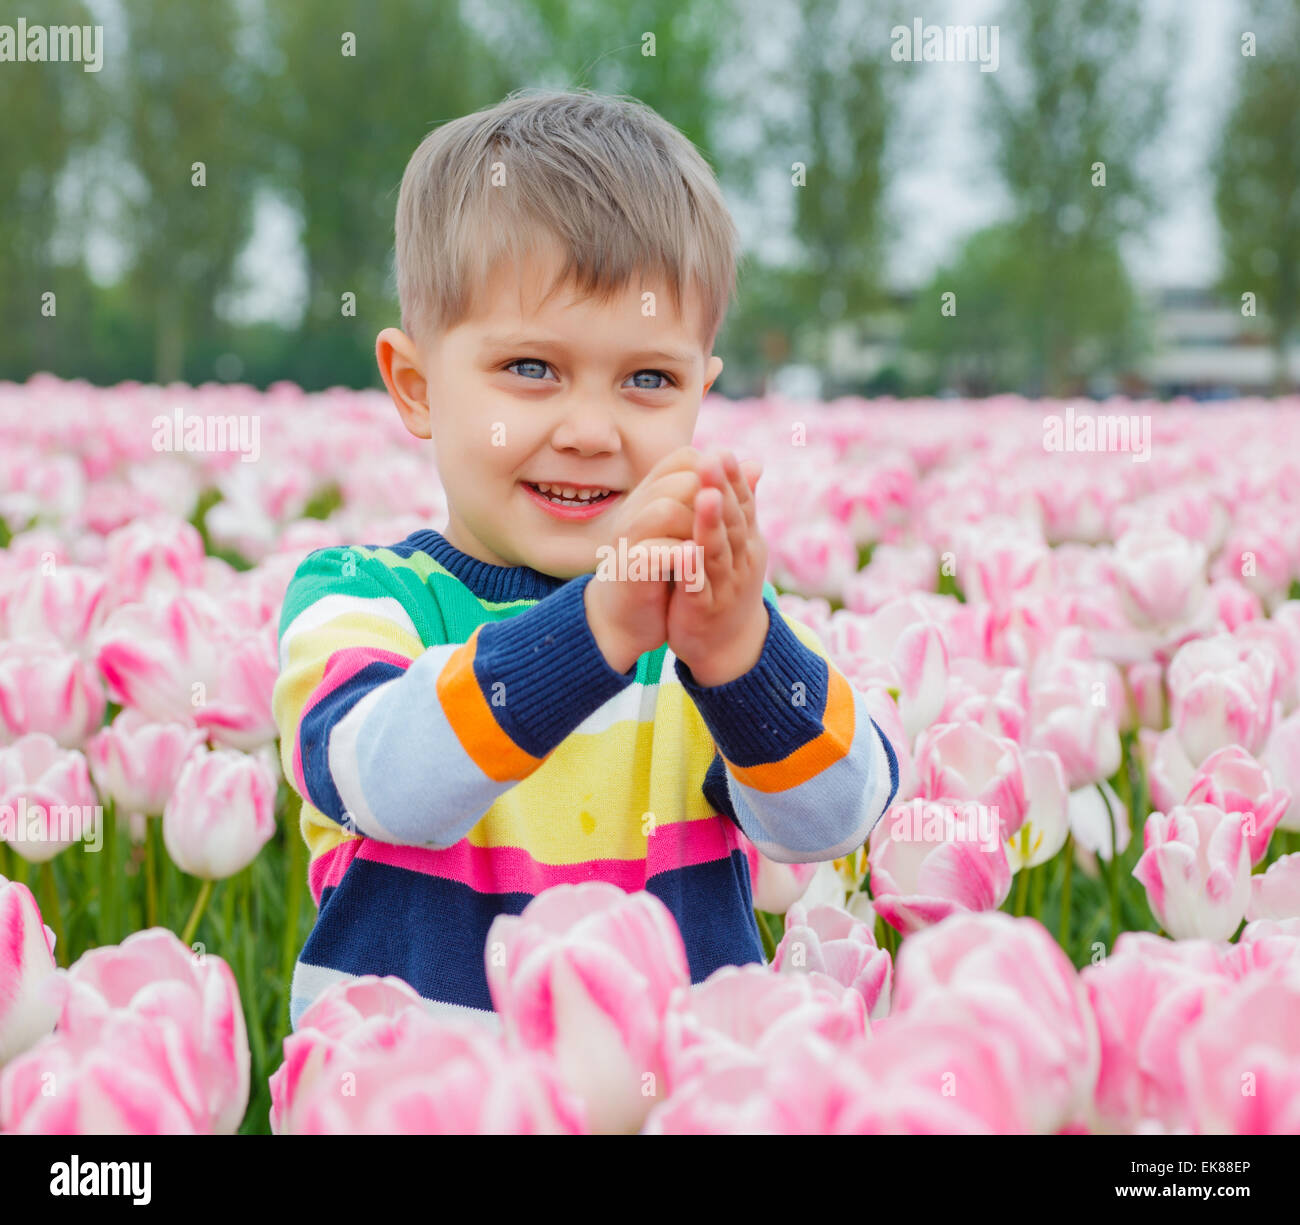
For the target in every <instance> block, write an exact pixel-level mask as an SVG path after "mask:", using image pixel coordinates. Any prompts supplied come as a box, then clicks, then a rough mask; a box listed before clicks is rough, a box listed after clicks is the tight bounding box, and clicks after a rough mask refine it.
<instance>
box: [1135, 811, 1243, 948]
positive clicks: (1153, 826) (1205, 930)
mask: <svg viewBox="0 0 1300 1225" xmlns="http://www.w3.org/2000/svg"><path fill="white" fill-rule="evenodd" d="M1245 822H1246V817H1245V815H1244V814H1242V813H1239V812H1228V813H1225V812H1224V811H1223V810H1222V809H1221V808H1216V807H1214V805H1213V804H1187V805H1180V806H1179V807H1177V808H1175V809H1173V810H1172V811H1171V812H1169V813H1168V814H1167V815H1166V814H1165V813H1162V812H1153V813H1152V814H1151V815H1150V816H1149V817H1147V820H1146V824H1145V826H1144V827H1143V831H1142V832H1143V845H1144V848H1145V849H1144V850H1143V852H1142V857H1141V858H1140V859H1139V860H1138V862H1137V864H1136V866H1135V867H1134V868H1133V875H1134V876H1135V877H1136V878H1137V879H1138V880H1139V881H1141V883H1142V884H1143V885H1144V886H1145V887H1146V891H1147V901H1148V902H1149V903H1150V905H1151V912H1152V914H1154V915H1155V916H1156V918H1157V919H1159V920H1160V925H1161V926H1162V927H1163V928H1164V929H1165V931H1167V932H1168V933H1169V934H1170V935H1171V936H1173V937H1174V938H1175V939H1189V938H1192V937H1198V936H1199V937H1203V938H1205V939H1208V940H1227V939H1228V938H1229V937H1230V936H1231V935H1232V934H1233V932H1235V931H1236V930H1237V925H1238V924H1239V923H1240V922H1241V919H1242V916H1243V915H1244V914H1245V912H1246V903H1247V902H1248V901H1249V900H1250V845H1249V842H1248V840H1247V837H1246V832H1245Z"/></svg>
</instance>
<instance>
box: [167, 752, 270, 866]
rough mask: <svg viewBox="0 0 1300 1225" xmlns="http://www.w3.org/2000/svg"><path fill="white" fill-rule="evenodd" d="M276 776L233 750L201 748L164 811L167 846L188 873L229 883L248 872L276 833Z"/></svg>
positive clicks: (183, 771) (191, 758)
mask: <svg viewBox="0 0 1300 1225" xmlns="http://www.w3.org/2000/svg"><path fill="white" fill-rule="evenodd" d="M275 791H276V778H275V775H274V774H273V773H272V772H271V770H270V768H269V767H268V766H267V764H266V762H265V761H264V760H263V759H262V758H260V757H255V756H250V755H249V754H247V753H239V752H236V751H235V750H233V749H216V750H211V749H202V748H200V749H197V750H195V751H194V752H193V753H192V754H191V755H190V756H189V757H188V758H187V759H186V761H185V764H184V766H183V767H182V769H181V773H180V777H179V778H178V779H177V782H176V789H175V791H173V792H172V794H171V797H170V799H168V801H167V804H166V807H165V809H164V811H163V825H162V832H163V844H164V845H165V846H166V847H167V853H168V854H169V855H170V856H171V857H172V859H173V861H174V862H175V863H176V866H177V867H178V868H180V870H181V871H182V872H188V873H189V874H190V875H191V876H198V877H201V878H202V879H204V880H224V879H225V878H226V877H228V876H234V875H235V873H236V872H242V871H243V870H244V868H246V867H248V865H249V864H250V863H252V862H253V860H254V859H256V858H257V853H258V852H259V851H260V850H261V849H262V847H264V846H265V845H266V843H267V842H268V841H269V840H270V838H271V836H272V835H273V834H274V833H275Z"/></svg>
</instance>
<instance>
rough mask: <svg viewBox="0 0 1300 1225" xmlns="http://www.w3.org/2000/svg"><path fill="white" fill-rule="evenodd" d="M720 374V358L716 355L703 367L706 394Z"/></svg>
mask: <svg viewBox="0 0 1300 1225" xmlns="http://www.w3.org/2000/svg"><path fill="white" fill-rule="evenodd" d="M721 373H722V358H720V357H719V356H718V355H717V354H716V353H715V354H714V355H713V356H712V357H710V358H709V361H708V364H707V365H706V366H705V367H704V390H705V391H706V392H707V391H708V390H709V388H710V387H712V386H713V383H714V380H715V379H716V378H717V377H718V375H720V374H721Z"/></svg>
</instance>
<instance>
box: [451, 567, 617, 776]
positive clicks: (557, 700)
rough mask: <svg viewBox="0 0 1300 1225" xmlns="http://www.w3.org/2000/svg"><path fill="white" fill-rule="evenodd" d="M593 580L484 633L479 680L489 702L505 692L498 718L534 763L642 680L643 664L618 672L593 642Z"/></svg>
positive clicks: (575, 582) (477, 659) (582, 579)
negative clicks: (587, 596) (587, 597)
mask: <svg viewBox="0 0 1300 1225" xmlns="http://www.w3.org/2000/svg"><path fill="white" fill-rule="evenodd" d="M594 577H595V576H594V575H592V574H583V575H579V576H578V577H577V578H575V579H571V580H570V581H569V582H567V583H565V584H564V586H562V587H560V588H558V589H556V590H555V591H554V592H552V593H551V594H550V595H548V596H547V597H546V598H545V599H544V600H539V601H538V602H537V603H536V604H534V605H533V606H532V607H531V608H529V609H527V610H526V611H524V612H521V613H518V614H516V615H515V616H513V617H510V618H507V619H506V620H505V621H489V622H488V623H486V624H485V625H484V626H483V627H482V628H481V629H480V630H479V632H478V649H477V652H476V653H475V656H474V675H475V677H477V679H478V682H479V685H480V687H481V688H482V690H483V693H484V694H485V695H486V696H487V698H488V700H489V701H491V699H492V697H493V694H494V692H495V691H494V688H493V686H494V685H496V684H497V683H501V684H503V685H504V686H505V688H504V691H503V692H504V697H505V701H504V702H503V703H501V704H500V705H496V706H493V708H492V710H493V714H495V715H496V716H497V719H498V721H499V722H500V724H501V727H502V728H503V729H504V730H505V731H506V733H507V734H508V735H509V736H510V738H511V739H512V740H513V741H514V742H515V743H516V744H518V745H519V746H520V748H522V749H524V750H525V751H526V752H528V753H531V754H533V756H534V757H544V756H546V754H547V753H549V752H550V751H551V750H552V749H554V748H555V746H556V745H558V744H559V743H560V741H562V740H563V739H564V738H565V737H566V736H567V735H568V734H569V733H570V732H571V731H573V729H574V728H575V727H577V726H578V725H579V724H580V723H581V722H582V721H583V720H584V719H586V718H587V717H588V716H589V715H591V714H593V713H594V712H595V711H597V710H599V709H600V708H601V707H602V706H603V705H604V704H605V703H606V702H608V701H609V700H610V698H612V697H614V695H615V694H617V693H619V692H621V691H622V690H623V689H625V688H627V686H628V685H630V684H631V683H632V682H633V681H634V680H635V679H636V670H637V664H635V663H634V664H633V665H632V666H631V667H630V668H629V669H628V670H627V671H626V672H616V671H615V670H614V669H613V668H611V667H610V665H609V662H608V660H606V659H605V657H604V655H602V654H601V651H600V647H599V646H598V645H597V643H596V639H595V637H594V636H593V635H592V632H591V626H590V625H589V624H588V622H587V608H586V604H585V603H584V602H583V595H584V592H585V591H586V587H587V584H588V583H589V582H590V581H591V580H592V578H594ZM639 662H640V661H639V660H638V661H637V663H639Z"/></svg>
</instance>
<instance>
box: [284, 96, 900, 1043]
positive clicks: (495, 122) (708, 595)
mask: <svg viewBox="0 0 1300 1225" xmlns="http://www.w3.org/2000/svg"><path fill="white" fill-rule="evenodd" d="M734 252H735V230H734V227H733V224H732V221H731V218H730V216H729V214H728V212H727V209H726V206H725V204H724V203H723V200H722V197H721V194H720V192H719V191H718V188H717V185H716V183H715V182H714V179H713V176H712V173H711V172H710V170H709V168H708V166H707V164H706V163H705V162H704V160H703V159H702V158H701V157H700V155H699V154H698V153H697V152H696V150H695V149H694V147H693V146H692V145H691V144H690V143H689V142H688V141H687V140H686V139H685V138H684V137H683V136H682V135H681V134H680V133H679V132H678V131H677V130H676V129H675V128H673V127H672V126H671V125H670V124H668V123H667V122H666V121H664V120H663V119H661V118H660V117H659V116H658V115H657V114H655V113H654V112H653V111H651V110H649V109H648V108H645V107H643V106H641V105H640V104H638V103H634V102H632V101H630V100H625V99H617V98H609V97H603V96H600V95H595V94H591V93H588V92H578V93H551V92H541V93H538V92H529V93H524V94H516V95H512V96H511V97H509V98H507V99H506V100H505V101H504V102H502V103H500V104H499V105H497V106H494V107H491V108H488V109H486V110H483V111H479V112H477V113H475V114H472V115H468V116H465V117H463V118H461V119H457V120H455V121H453V122H450V123H448V124H445V125H444V126H442V127H441V128H439V129H437V130H435V131H434V132H433V133H431V134H430V135H429V136H428V137H426V138H425V140H424V141H423V143H422V144H421V145H420V147H419V148H418V149H417V150H416V152H415V154H414V155H413V157H412V158H411V161H410V163H409V165H408V166H407V169H406V173H405V175H404V176H403V179H402V186H401V193H400V196H399V200H398V205H397V244H396V267H397V283H398V292H399V297H400V299H401V307H402V327H403V330H400V331H399V330H397V329H395V328H388V329H385V330H384V331H383V332H381V333H380V335H379V337H378V339H377V344H376V352H377V357H378V361H379V368H380V371H381V373H382V375H383V379H384V383H385V385H386V386H387V388H388V391H389V393H390V395H391V396H392V399H393V402H394V404H395V405H396V406H397V411H398V412H399V414H400V415H401V417H402V420H403V422H404V423H405V425H406V428H407V429H408V430H410V431H411V433H412V434H414V435H416V436H417V437H420V438H428V439H430V440H431V441H432V442H433V444H434V451H435V455H436V459H437V462H438V468H439V474H440V476H441V479H442V481H443V484H444V487H445V489H446V494H447V502H448V507H449V516H448V525H447V527H446V530H445V531H443V532H437V531H433V530H428V531H419V532H414V533H412V534H411V535H410V536H408V537H407V538H406V539H405V540H404V541H401V542H400V543H397V544H392V545H388V546H385V547H379V546H372V545H367V546H364V547H361V546H354V547H352V548H328V549H319V550H317V551H316V552H314V553H312V554H311V555H310V556H308V557H307V558H306V559H305V560H304V561H303V563H302V565H301V566H300V567H299V568H298V571H297V573H296V574H295V575H294V578H293V580H292V581H291V583H290V585H289V588H288V591H287V592H286V596H285V602H284V609H283V612H282V615H281V620H280V669H281V671H280V676H279V679H278V681H277V683H276V687H275V693H274V699H273V706H274V712H275V718H276V722H277V724H278V726H279V728H280V732H281V752H282V758H283V762H284V768H285V777H286V778H287V779H289V780H290V782H291V784H292V785H293V786H294V787H295V788H296V789H297V790H298V791H299V792H300V794H301V795H302V796H303V801H304V802H303V808H302V818H301V828H302V834H303V836H304V838H305V839H306V841H307V844H308V847H309V849H310V856H311V862H310V868H309V880H310V883H311V891H312V895H313V897H314V898H315V899H316V902H317V905H318V907H319V915H318V918H317V920H316V924H315V927H314V928H313V930H312V932H311V935H310V937H309V938H308V940H307V943H306V945H305V946H304V948H303V950H302V954H301V956H300V958H299V960H298V963H297V966H296V968H295V971H294V977H293V986H292V991H291V1005H290V1019H291V1024H292V1025H293V1026H294V1027H295V1028H296V1026H297V1024H298V1020H299V1018H300V1017H301V1015H302V1012H303V1010H304V1009H305V1008H306V1006H307V1005H308V1004H309V1003H310V1002H311V1000H312V999H313V998H314V997H315V996H316V995H317V994H318V993H319V992H320V991H321V990H322V989H324V988H325V987H326V986H328V985H329V984H330V983H332V982H335V981H337V980H339V979H344V978H348V977H352V976H357V975H361V974H380V975H384V974H395V975H397V976H399V977H401V978H403V979H405V980H406V981H407V982H408V983H410V984H411V986H412V987H413V988H414V989H415V990H416V991H417V992H419V993H420V995H422V996H423V997H424V998H425V999H426V1000H427V1001H429V1007H430V1009H431V1010H432V1011H442V1012H448V1013H455V1014H460V1015H468V1016H470V1017H473V1018H475V1019H476V1020H480V1021H482V1022H483V1023H484V1024H487V1025H488V1026H490V1027H495V1026H496V1025H497V1024H498V1021H499V1018H498V1017H497V1015H496V1014H495V1013H494V1012H493V1011H492V1002H491V997H490V996H489V994H488V988H487V979H486V974H485V970H484V943H485V940H486V935H487V930H488V927H489V925H490V924H491V922H492V919H493V918H494V917H495V916H496V915H497V914H499V913H509V914H518V913H519V912H520V911H522V910H523V908H524V906H525V905H526V904H527V903H528V901H529V900H530V899H531V898H532V897H534V896H535V895H536V894H538V893H540V892H541V891H542V890H543V889H546V888H548V887H550V886H553V885H557V884H561V883H564V882H579V881H585V880H608V881H613V882H614V883H616V884H618V885H619V886H620V887H621V888H623V889H625V890H628V891H629V892H630V891H633V890H637V889H646V890H647V891H649V892H651V893H654V894H655V895H656V896H658V897H659V898H660V899H661V900H662V901H663V902H664V903H665V904H666V905H667V906H668V908H669V909H670V910H671V911H672V912H673V915H674V916H675V918H676V920H677V923H678V926H679V927H680V929H681V934H682V939H683V942H684V944H685V946H686V952H687V956H688V959H689V963H690V969H691V978H692V981H694V982H699V981H701V980H702V979H704V978H706V977H707V976H708V975H709V974H710V973H712V972H713V971H714V970H715V969H717V968H718V967H719V966H722V965H726V964H743V963H746V962H762V961H763V952H762V946H761V943H760V938H759V932H758V927H757V923H756V920H755V917H754V912H753V903H752V898H751V895H750V882H749V875H748V867H747V864H746V860H745V857H744V853H743V851H742V850H741V849H740V846H739V843H738V838H737V834H736V831H737V830H738V829H739V830H742V831H743V832H744V833H745V834H746V835H747V836H748V837H749V838H750V839H751V840H752V841H753V842H754V843H755V844H756V845H757V846H758V849H759V850H760V851H761V852H762V853H763V854H765V855H767V856H768V857H769V858H772V859H775V860H779V861H782V862H787V863H810V862H817V861H823V860H828V859H833V858H837V857H839V856H842V855H846V854H848V853H849V852H850V851H852V850H853V849H854V848H856V847H858V846H859V845H861V844H862V842H863V841H864V840H865V839H866V837H867V835H868V834H869V833H870V831H871V829H872V827H873V826H874V825H875V823H876V822H877V821H878V820H879V818H880V817H881V815H882V814H883V813H884V812H885V810H886V808H887V807H888V806H889V803H890V802H891V801H892V799H893V796H894V793H895V791H896V790H897V786H898V765H897V761H896V758H895V755H894V751H893V749H892V747H891V746H890V744H889V743H888V741H887V740H886V738H885V737H884V735H883V734H882V733H881V732H880V729H879V727H878V726H877V725H876V724H875V723H874V722H873V721H872V719H871V718H870V716H869V714H868V713H867V709H866V707H865V705H864V704H863V701H862V698H861V696H860V695H859V694H858V693H856V692H855V691H854V690H853V689H852V687H851V686H850V685H849V683H848V681H847V680H846V679H845V678H844V676H843V675H842V674H841V673H840V672H839V671H838V670H837V669H836V668H835V667H834V665H833V664H832V663H831V662H830V660H829V658H828V657H827V654H826V651H825V649H824V647H823V646H822V644H821V643H820V641H819V640H818V639H817V637H816V636H815V635H814V634H813V633H812V631H811V630H810V629H808V628H807V627H806V626H803V625H802V624H799V623H797V622H794V621H793V620H787V619H786V618H785V617H784V616H783V614H781V613H780V611H779V610H778V608H777V606H776V604H775V597H776V591H775V588H773V587H772V586H771V584H770V583H767V582H765V581H764V573H765V569H766V564H767V553H766V547H765V545H764V544H763V541H762V538H761V536H760V535H759V532H758V528H757V526H756V522H755V513H754V512H755V507H754V496H753V486H754V484H755V483H756V481H757V479H758V475H759V473H758V468H757V465H753V464H748V465H746V467H745V468H744V469H743V470H742V468H741V467H740V466H739V465H738V464H737V463H736V460H735V458H734V457H733V456H731V455H730V453H727V452H724V453H723V454H722V455H721V456H714V455H703V454H701V453H700V452H698V451H696V450H695V449H693V448H692V447H690V446H689V443H690V440H691V438H692V436H693V434H694V431H695V424H696V418H697V415H698V413H699V408H700V401H701V398H702V396H703V395H704V393H705V392H706V391H707V390H708V389H709V387H710V386H711V385H712V383H713V381H714V380H715V379H716V378H717V376H718V372H719V371H720V370H721V369H722V362H721V360H720V359H719V358H717V357H716V356H713V355H712V348H713V342H714V339H715V337H716V336H717V332H718V329H719V327H720V326H721V323H722V318H723V315H724V314H725V310H726V306H727V304H728V302H729V300H730V296H731V293H732V291H733V285H734V277H735V253H734ZM620 548H622V549H623V550H624V551H623V552H622V556H623V558H624V559H625V560H626V559H630V558H631V557H632V556H633V555H639V556H641V557H642V558H643V559H646V558H651V557H653V558H655V559H657V560H661V561H663V562H665V563H666V564H664V565H663V566H662V568H660V569H659V570H658V571H654V570H651V571H650V572H649V577H647V576H646V575H645V574H643V573H642V572H640V571H637V570H636V569H633V568H629V569H627V570H626V572H619V571H618V570H617V569H616V570H615V573H614V574H612V575H608V574H607V573H606V570H605V567H604V566H602V567H601V570H600V573H599V574H597V573H593V572H594V571H596V570H597V566H598V564H599V563H601V561H602V559H606V558H616V557H617V556H618V555H619V552H620ZM674 578H675V579H676V581H674Z"/></svg>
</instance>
